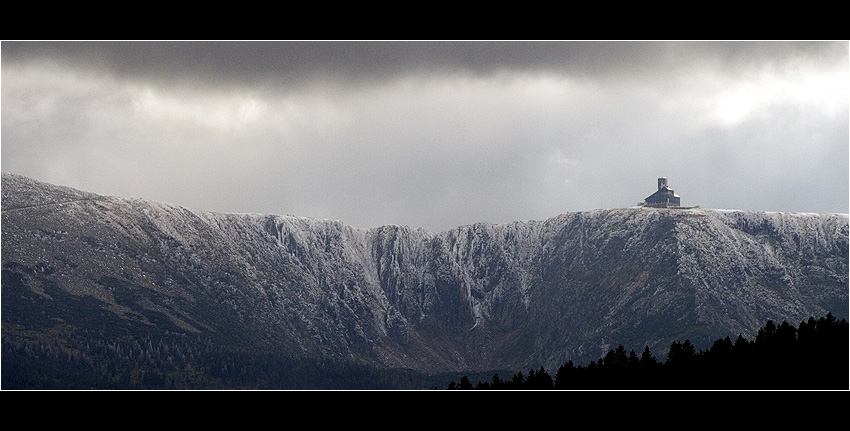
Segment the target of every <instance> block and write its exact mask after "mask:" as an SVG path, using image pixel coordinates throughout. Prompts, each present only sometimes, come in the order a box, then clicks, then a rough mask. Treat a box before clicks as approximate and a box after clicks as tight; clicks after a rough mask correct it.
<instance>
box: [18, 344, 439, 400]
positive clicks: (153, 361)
mask: <svg viewBox="0 0 850 431" xmlns="http://www.w3.org/2000/svg"><path fill="white" fill-rule="evenodd" d="M2 371H3V372H2V389H19V390H20V389H27V390H68V389H73V390H81V389H112V390H118V389H121V390H125V389H129V390H162V389H168V390H173V389H193V390H196V389H252V390H254V389H257V390H270V389H409V388H411V387H415V386H416V385H417V384H419V383H417V382H420V381H422V380H423V379H424V377H423V375H421V374H420V373H416V372H413V371H409V370H380V369H376V368H374V367H369V366H365V365H360V364H353V363H351V362H348V361H334V360H324V361H321V362H319V361H316V360H314V359H309V358H294V357H291V356H288V355H284V354H281V353H278V352H273V351H267V352H263V351H255V350H249V349H238V350H235V349H228V350H225V349H222V348H221V347H219V346H217V345H216V343H215V342H213V341H212V340H211V339H209V338H204V337H202V336H198V335H185V334H174V333H172V334H166V335H164V336H162V337H160V336H156V337H154V336H150V335H140V336H138V337H136V338H134V339H129V340H128V339H125V340H116V339H113V338H98V337H97V336H96V335H92V334H89V335H86V336H80V335H76V336H70V337H66V338H61V339H55V340H54V341H52V342H48V343H45V342H43V341H35V340H30V341H26V342H20V341H19V342H12V341H11V340H10V339H9V337H6V336H4V337H3V339H2ZM419 385H420V386H421V384H419ZM433 385H434V383H433V382H430V386H424V388H433V387H434V386H433Z"/></svg>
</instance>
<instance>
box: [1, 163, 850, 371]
mask: <svg viewBox="0 0 850 431" xmlns="http://www.w3.org/2000/svg"><path fill="white" fill-rule="evenodd" d="M827 313H832V314H833V315H834V316H836V317H837V318H845V319H846V318H847V317H848V215H847V214H812V213H782V212H757V211H733V210H711V209H700V208H691V209H655V208H641V207H636V208H622V209H605V210H593V211H585V212H575V213H568V214H562V215H559V216H557V217H553V218H550V219H546V220H541V221H524V222H513V223H507V224H490V223H477V224H473V225H468V226H461V227H458V228H455V229H452V230H448V231H445V232H438V233H434V232H428V231H425V230H423V229H416V228H411V227H407V226H397V225H390V226H382V227H377V228H371V229H359V228H354V227H351V226H347V225H345V224H343V223H341V222H339V221H333V220H320V219H311V218H305V217H294V216H283V215H270V214H224V213H215V212H209V211H200V210H194V209H190V208H185V207H181V206H177V205H171V204H166V203H161V202H151V201H145V200H139V199H125V198H118V197H110V196H103V195H98V194H94V193H88V192H83V191H79V190H74V189H71V188H67V187H60V186H55V185H50V184H46V183H42V182H38V181H35V180H33V179H29V178H26V177H22V176H19V175H14V174H9V173H4V174H3V182H2V335H3V341H4V346H6V345H7V344H8V345H15V346H19V347H20V346H23V345H27V346H38V345H43V346H51V345H53V346H57V345H59V346H71V341H70V340H73V343H74V344H73V345H74V346H77V347H73V348H71V347H66V350H67V351H69V352H72V353H68V355H70V356H73V354H76V353H73V352H80V351H83V350H84V348H83V347H79V346H89V347H88V348H91V346H92V345H93V344H98V345H104V346H106V345H112V344H110V343H113V342H115V343H119V342H132V341H133V340H136V344H139V343H138V340H146V342H147V343H148V345H149V349H150V351H154V350H155V349H154V347H153V345H155V344H156V342H157V340H161V339H163V338H169V339H174V337H183V338H182V339H185V340H193V341H192V342H193V343H196V344H198V345H203V346H205V347H204V348H205V349H206V350H205V351H215V352H219V353H221V354H223V355H226V354H227V352H242V353H243V354H244V353H245V352H249V353H256V354H264V355H265V354H269V355H279V356H282V357H287V358H297V359H298V360H307V361H310V360H315V361H321V362H324V363H345V364H359V365H363V366H368V367H374V368H375V369H410V370H413V371H416V372H421V373H431V374H434V373H440V372H460V371H482V372H483V371H487V370H498V369H502V370H515V371H518V370H525V369H529V368H537V367H540V366H544V367H545V368H546V369H557V367H558V366H560V365H562V364H563V363H564V362H565V361H567V360H573V361H574V362H575V363H577V364H583V363H587V362H589V361H591V360H596V359H598V358H599V357H601V356H602V355H604V354H605V352H607V351H608V350H609V349H611V348H614V347H617V346H618V345H620V344H622V345H624V346H626V348H628V349H634V350H635V351H636V352H638V353H640V351H642V350H643V348H644V346H648V347H649V348H650V349H651V351H652V352H653V354H654V355H655V356H656V357H657V358H658V359H660V360H664V358H665V355H666V352H667V349H668V348H669V346H670V344H671V343H672V342H673V341H681V340H685V339H688V340H690V341H691V342H692V343H693V344H694V345H695V346H696V347H697V348H702V347H707V346H709V345H710V343H711V342H712V341H714V340H716V339H718V338H722V337H725V336H731V337H733V338H734V337H735V336H736V335H737V334H743V335H744V336H745V337H754V335H755V331H756V330H758V328H760V327H761V326H762V325H763V324H764V322H765V321H767V320H774V321H776V322H781V321H783V320H787V321H788V322H790V323H792V324H796V323H799V322H800V321H802V320H804V319H807V318H808V317H811V316H823V315H826V314H827ZM63 343H64V344H63ZM27 348H30V347H27ZM139 349H140V350H139V351H140V352H144V351H145V350H144V346H140V347H139ZM150 351H148V353H147V355H148V356H150ZM157 351H158V350H157ZM222 352H223V353H222ZM4 354H5V353H4ZM140 354H142V355H144V354H145V353H140ZM190 356H192V355H190ZM5 360H6V358H5V357H4V361H5ZM8 368H9V367H5V368H4V370H7V369H8ZM224 368H227V366H224ZM4 380H5V376H4Z"/></svg>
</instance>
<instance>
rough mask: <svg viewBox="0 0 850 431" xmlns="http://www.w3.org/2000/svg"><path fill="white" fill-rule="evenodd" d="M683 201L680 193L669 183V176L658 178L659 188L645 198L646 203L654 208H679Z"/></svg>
mask: <svg viewBox="0 0 850 431" xmlns="http://www.w3.org/2000/svg"><path fill="white" fill-rule="evenodd" d="M680 203H681V198H680V197H679V195H677V194H676V193H674V192H673V189H671V188H670V186H669V185H667V178H665V177H660V178H658V190H657V191H656V192H655V193H653V194H651V195H649V196H648V197H647V198H646V199H645V200H644V205H645V206H648V207H653V208H677V207H679V205H680Z"/></svg>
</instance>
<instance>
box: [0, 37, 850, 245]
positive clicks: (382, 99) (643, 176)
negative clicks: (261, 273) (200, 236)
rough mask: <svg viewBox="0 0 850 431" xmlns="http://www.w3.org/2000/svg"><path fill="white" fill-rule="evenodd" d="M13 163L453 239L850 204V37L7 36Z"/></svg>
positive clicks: (85, 180)
mask: <svg viewBox="0 0 850 431" xmlns="http://www.w3.org/2000/svg"><path fill="white" fill-rule="evenodd" d="M0 49H1V50H2V63H0V67H2V81H0V83H1V84H2V105H0V108H2V124H1V125H2V152H0V157H2V170H3V171H4V172H12V173H17V174H22V175H26V176H29V177H32V178H35V179H38V180H42V181H47V182H50V183H54V184H60V185H67V186H71V187H76V188H80V189H83V190H87V191H92V192H96V193H101V194H106V195H115V196H122V197H128V198H143V199H151V200H158V201H165V202H170V203H174V204H178V205H182V206H186V207H190V208H195V209H202V210H212V211H222V212H255V213H272V214H291V215H297V216H306V217H316V218H329V219H336V220H341V221H343V222H344V223H347V224H350V225H353V226H356V227H376V226H381V225H385V224H401V225H408V226H412V227H422V228H425V229H427V230H430V231H435V232H436V231H442V230H446V229H451V228H454V227H457V226H461V225H466V224H471V223H475V222H480V221H484V222H494V223H506V222H511V221H515V220H532V219H535V220H541V219H546V218H549V217H553V216H556V215H559V214H562V213H565V212H572V211H585V210H591V209H595V208H619V207H629V206H633V205H636V204H637V203H638V202H641V201H642V200H643V199H644V198H645V197H647V196H649V195H650V194H652V193H653V192H655V190H656V182H657V177H659V176H666V177H667V178H668V179H669V185H670V186H671V187H672V188H673V189H674V190H675V191H676V193H677V194H678V195H680V196H681V200H682V205H683V206H693V205H699V206H701V207H703V208H727V209H749V210H766V211H800V212H841V213H846V212H848V196H849V195H850V191H848V178H850V170H848V158H849V157H848V147H850V145H849V144H848V143H850V132H848V124H849V123H850V113H849V112H848V100H850V95H848V83H850V71H848V68H849V67H850V61H849V60H848V43H847V41H840V42H74V43H71V42H5V41H4V42H2V45H0Z"/></svg>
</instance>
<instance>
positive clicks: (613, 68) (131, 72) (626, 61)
mask: <svg viewBox="0 0 850 431" xmlns="http://www.w3.org/2000/svg"><path fill="white" fill-rule="evenodd" d="M835 48H836V47H835V46H834V45H830V44H823V43H815V42H793V43H792V42H758V43H757V42H736V43H730V42H666V43H652V44H650V43H645V42H554V41H542V42H537V41H504V42H502V41H465V42H464V41H434V42H430V41H343V42H333V41H289V42H269V41H231V42H226V41H219V42H214V41H194V42H187V41H182V42H177V41H162V42H158V41H127V42H3V60H4V61H8V62H16V61H20V60H23V59H27V58H32V57H41V58H48V59H51V60H54V61H56V60H60V61H63V62H67V63H70V64H73V65H75V66H77V67H85V68H88V67H91V68H104V69H107V70H109V71H111V72H112V73H114V74H116V75H117V76H120V77H126V78H129V79H143V80H152V81H160V82H163V83H167V82H178V83H202V84H204V85H247V86H252V85H257V84H258V83H259V84H260V85H267V84H269V83H283V84H292V85H298V84H303V83H304V82H309V81H311V80H315V79H333V80H337V81H340V82H343V83H348V84H352V83H374V82H381V81H383V80H385V79H388V78H390V77H394V76H398V75H404V74H411V73H413V74H417V73H422V71H431V72H435V71H446V72H449V71H451V72H464V73H470V74H474V75H489V74H492V73H497V72H500V71H505V70H510V71H533V72H541V71H543V72H558V73H566V74H570V75H573V76H578V77H593V78H596V79H599V78H605V77H616V78H624V77H625V78H627V77H628V76H640V75H644V74H648V73H651V74H666V73H668V72H669V71H670V69H671V68H674V69H675V68H677V67H678V66H681V65H691V64H692V63H693V62H694V61H695V60H698V61H711V62H715V63H717V64H718V67H721V68H724V69H727V70H731V69H735V68H745V67H749V65H751V64H758V63H761V62H763V61H764V60H766V59H767V60H775V59H777V58H783V57H789V56H818V55H822V54H823V53H824V51H830V50H834V49H835Z"/></svg>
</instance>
